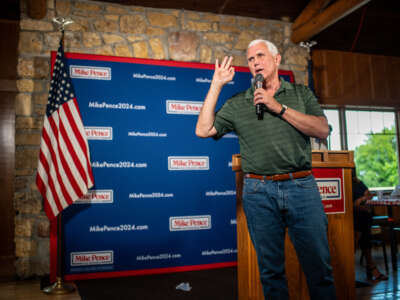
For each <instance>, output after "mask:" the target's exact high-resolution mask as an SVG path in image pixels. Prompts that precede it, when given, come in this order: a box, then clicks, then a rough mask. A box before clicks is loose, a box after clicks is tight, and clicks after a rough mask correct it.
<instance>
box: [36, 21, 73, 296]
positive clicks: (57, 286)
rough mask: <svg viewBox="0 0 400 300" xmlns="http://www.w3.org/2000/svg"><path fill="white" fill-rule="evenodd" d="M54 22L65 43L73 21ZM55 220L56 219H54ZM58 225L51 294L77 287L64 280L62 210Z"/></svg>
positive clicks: (60, 293) (57, 220)
mask: <svg viewBox="0 0 400 300" xmlns="http://www.w3.org/2000/svg"><path fill="white" fill-rule="evenodd" d="M53 22H55V23H57V24H58V25H59V30H60V31H61V42H62V44H63V45H64V27H65V25H68V24H71V23H73V21H72V20H67V19H65V18H54V19H53ZM52 222H54V221H52ZM55 222H56V226H57V274H56V282H55V283H54V284H53V285H51V286H48V287H45V288H44V289H43V290H42V291H43V293H45V294H49V295H63V294H69V293H72V292H74V291H75V287H74V286H73V285H72V284H69V283H65V282H64V281H63V278H62V277H63V275H62V269H63V268H62V267H63V231H62V211H60V213H59V214H58V215H57V219H56V220H55Z"/></svg>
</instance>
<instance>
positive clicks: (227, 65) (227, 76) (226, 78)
mask: <svg viewBox="0 0 400 300" xmlns="http://www.w3.org/2000/svg"><path fill="white" fill-rule="evenodd" d="M232 60H233V57H232V56H229V57H228V56H225V57H224V59H223V60H222V63H221V65H219V64H218V59H216V60H215V72H214V76H213V82H214V83H215V84H218V85H220V86H221V87H222V86H224V85H225V84H227V83H228V82H230V81H232V79H233V76H235V70H234V68H233V67H232V66H231V63H232Z"/></svg>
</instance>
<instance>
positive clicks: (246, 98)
mask: <svg viewBox="0 0 400 300" xmlns="http://www.w3.org/2000/svg"><path fill="white" fill-rule="evenodd" d="M253 95H254V87H251V88H249V89H248V90H246V91H244V92H241V93H239V94H237V95H235V96H233V97H232V98H230V99H228V100H227V101H226V102H225V104H224V105H223V106H222V108H221V109H220V110H219V111H218V112H217V113H216V116H215V122H214V127H215V128H216V129H217V134H216V135H215V136H214V138H215V139H219V138H221V137H222V136H223V135H224V134H226V133H228V132H231V131H233V132H235V133H236V134H237V135H238V137H239V145H240V154H241V161H242V170H243V172H245V173H256V174H262V175H273V174H282V173H288V172H295V171H299V170H309V169H311V145H310V138H309V137H308V136H306V135H304V134H302V133H301V132H300V131H298V130H297V129H296V128H294V127H293V126H292V125H290V124H289V123H288V122H286V121H285V120H283V119H282V118H280V117H279V116H277V115H275V114H273V113H270V112H268V111H267V112H265V113H264V118H263V120H258V119H257V115H256V113H255V106H254V103H253ZM274 98H275V99H276V100H277V101H278V102H279V103H281V104H286V105H287V106H288V107H289V108H291V109H294V110H297V111H299V112H302V113H305V114H309V115H315V116H324V113H323V111H322V109H321V107H320V105H319V104H318V102H317V99H316V97H315V96H314V94H313V93H312V92H311V90H310V89H309V88H308V87H306V86H304V85H300V84H292V83H289V82H287V81H285V80H283V79H281V86H280V88H279V89H278V91H277V92H276V93H275V95H274Z"/></svg>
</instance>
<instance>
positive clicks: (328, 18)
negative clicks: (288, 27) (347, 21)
mask: <svg viewBox="0 0 400 300" xmlns="http://www.w3.org/2000/svg"><path fill="white" fill-rule="evenodd" d="M369 1H371V0H337V1H336V2H334V3H333V4H331V5H330V6H328V7H327V8H326V9H325V10H324V11H322V12H321V13H319V14H318V15H316V16H314V17H312V18H311V19H310V20H309V21H307V22H306V23H304V24H303V25H300V26H299V27H297V28H295V29H293V31H292V36H291V40H292V42H293V43H296V44H297V43H299V42H302V41H307V40H309V39H310V38H312V37H313V36H314V35H316V34H318V33H320V32H321V31H323V30H324V29H325V28H327V27H329V26H330V25H332V24H334V23H336V22H337V21H339V20H340V19H342V18H344V17H345V16H347V15H348V14H350V13H352V12H353V11H355V10H356V9H358V8H359V7H361V6H363V5H365V4H367V3H368V2H369ZM315 2H317V1H315ZM300 16H301V14H300ZM296 20H297V19H296Z"/></svg>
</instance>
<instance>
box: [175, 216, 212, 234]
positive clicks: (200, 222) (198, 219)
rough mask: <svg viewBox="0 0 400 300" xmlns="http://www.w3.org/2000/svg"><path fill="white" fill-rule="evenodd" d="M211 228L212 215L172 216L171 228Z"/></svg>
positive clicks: (177, 229) (178, 229)
mask: <svg viewBox="0 0 400 300" xmlns="http://www.w3.org/2000/svg"><path fill="white" fill-rule="evenodd" d="M210 228H211V216H210V215H206V216H186V217H170V218H169V230H170V231H180V230H202V229H210Z"/></svg>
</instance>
